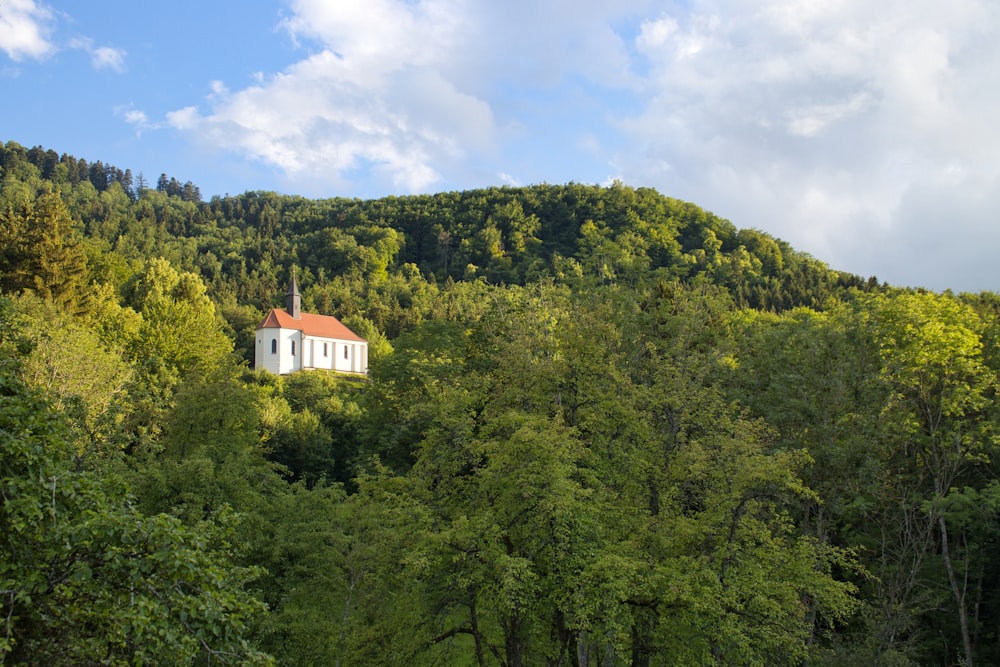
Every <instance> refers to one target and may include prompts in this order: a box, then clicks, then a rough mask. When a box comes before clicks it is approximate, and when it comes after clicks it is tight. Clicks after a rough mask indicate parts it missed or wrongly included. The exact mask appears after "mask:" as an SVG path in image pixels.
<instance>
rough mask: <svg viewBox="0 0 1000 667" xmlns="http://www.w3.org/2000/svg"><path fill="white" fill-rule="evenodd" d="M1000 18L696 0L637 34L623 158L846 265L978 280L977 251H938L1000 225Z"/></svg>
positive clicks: (632, 178) (982, 242)
mask: <svg viewBox="0 0 1000 667" xmlns="http://www.w3.org/2000/svg"><path fill="white" fill-rule="evenodd" d="M998 31H1000V20H998V8H997V7H996V5H995V3H992V2H990V1H989V0H981V1H980V0H959V1H958V2H954V3H946V4H941V3H938V2H929V1H926V0H895V1H893V0H890V1H887V2H883V3H874V4H873V3H870V2H866V1H864V0H842V1H840V2H825V3H821V2H811V1H808V0H772V1H771V2H765V3H756V4H753V5H752V6H751V5H747V4H746V3H742V2H737V1H735V0H733V1H729V0H718V1H715V2H711V3H709V2H699V1H695V2H693V3H692V4H691V9H690V11H689V12H677V13H664V14H661V15H660V16H657V17H654V18H652V19H649V20H647V21H646V22H645V23H644V24H643V25H642V28H641V30H640V31H639V33H638V35H637V37H636V40H635V46H636V50H637V52H638V53H639V54H641V64H642V65H643V66H645V67H646V68H648V71H649V78H648V90H649V96H648V103H647V105H646V108H645V111H644V112H643V113H641V114H637V115H634V116H632V117H630V118H628V119H626V120H625V121H624V122H623V123H622V127H623V129H624V130H625V131H626V132H627V133H628V134H629V136H630V137H631V144H630V146H629V147H628V149H627V150H623V151H622V153H621V155H620V156H619V157H618V158H617V159H616V162H615V163H616V165H617V166H618V167H619V168H621V169H622V170H623V172H624V177H625V178H626V180H627V181H629V182H636V181H640V182H641V181H648V180H649V178H648V176H649V175H650V174H653V178H654V180H655V181H656V183H655V184H656V185H657V187H659V188H660V189H661V190H663V191H665V192H667V193H669V194H673V195H675V196H681V197H684V198H688V199H691V200H692V201H695V202H696V203H698V204H700V205H702V206H705V207H707V208H710V209H714V210H715V211H716V212H718V213H720V214H722V215H725V216H727V217H729V218H730V219H732V220H733V222H734V223H735V224H737V225H738V226H741V227H750V226H752V227H757V228H761V229H765V230H767V231H770V232H771V233H774V234H776V235H778V236H780V237H782V238H784V239H786V240H788V241H790V242H791V243H792V244H793V246H795V247H797V248H798V249H800V250H805V251H808V252H810V253H812V254H813V255H815V256H817V257H819V258H821V259H824V260H826V261H828V262H829V263H831V264H832V265H833V266H835V267H837V268H844V269H847V270H852V271H855V272H858V273H862V274H867V273H875V272H878V271H879V270H880V269H879V267H889V269H888V271H889V272H890V273H891V275H880V276H879V277H880V278H883V279H889V280H891V281H893V282H899V283H914V284H927V285H928V286H931V287H934V288H943V287H945V286H948V285H952V286H960V284H962V285H972V284H979V285H982V284H983V283H982V281H983V276H982V273H980V274H979V275H978V276H975V275H974V273H973V270H972V268H971V263H970V264H969V265H968V266H966V265H963V264H962V263H959V264H957V265H949V267H950V269H949V270H947V271H946V270H944V269H941V270H936V269H929V268H928V265H929V257H930V256H931V255H932V254H933V253H935V252H936V253H938V255H939V256H941V257H947V256H954V257H959V256H960V255H961V254H962V252H963V248H966V249H967V248H968V247H969V244H970V242H971V243H973V244H975V245H976V246H977V247H990V246H995V245H996V244H997V242H998V241H1000V229H998V228H996V227H995V226H993V225H987V224H984V223H985V221H987V220H991V219H992V220H995V219H996V217H997V214H998V213H1000V209H998V208H995V207H994V206H995V204H996V203H997V198H996V197H994V196H992V193H993V192H996V191H997V188H996V186H997V185H998V182H997V180H998V179H997V178H996V175H997V172H998V170H1000V155H998V154H996V152H995V150H994V148H995V146H997V145H998V144H1000V130H998V128H997V127H996V123H995V118H996V112H997V111H998V108H1000V87H998V86H997V83H998V81H997V78H998V75H997V73H996V72H995V68H994V67H992V66H987V65H986V63H996V62H998V60H1000V46H998V43H997V41H996V39H995V35H996V34H998ZM665 163H667V164H669V166H670V170H669V171H667V170H664V169H663V165H664V164H665ZM931 193H933V194H931ZM929 199H933V201H936V202H938V205H937V206H931V205H929V201H928V200H929ZM916 201H920V202H922V203H921V204H920V205H915V204H914V202H916ZM945 202H947V204H945ZM947 210H952V211H955V212H956V213H957V212H958V211H961V215H948V214H946V213H944V211H947ZM995 229H996V231H995ZM923 238H927V239H930V238H933V239H934V241H933V242H927V243H924V244H923V247H921V245H920V244H919V243H915V239H923ZM984 268H985V267H984V265H980V266H977V267H976V269H975V270H977V271H980V272H981V271H982V270H983V269H984ZM992 271H993V276H994V279H993V281H994V284H995V287H994V288H997V289H1000V271H998V270H997V269H992ZM883 272H884V270H883Z"/></svg>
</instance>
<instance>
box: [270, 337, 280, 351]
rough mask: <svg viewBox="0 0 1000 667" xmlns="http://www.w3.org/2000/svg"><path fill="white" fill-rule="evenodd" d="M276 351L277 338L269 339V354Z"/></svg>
mask: <svg viewBox="0 0 1000 667" xmlns="http://www.w3.org/2000/svg"><path fill="white" fill-rule="evenodd" d="M277 353H278V339H277V338H272V339H271V354H277Z"/></svg>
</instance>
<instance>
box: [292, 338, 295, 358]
mask: <svg viewBox="0 0 1000 667" xmlns="http://www.w3.org/2000/svg"><path fill="white" fill-rule="evenodd" d="M292 356H293V357H294V356H295V341H294V340H293V341H292Z"/></svg>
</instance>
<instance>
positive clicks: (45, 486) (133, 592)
mask: <svg viewBox="0 0 1000 667" xmlns="http://www.w3.org/2000/svg"><path fill="white" fill-rule="evenodd" d="M13 362H14V360H13V359H12V358H11V357H7V356H5V357H4V363H3V365H2V366H0V450H2V451H0V454H2V456H0V461H2V464H0V489H2V498H3V503H2V506H0V527H2V530H0V611H2V618H3V633H2V638H0V657H2V658H3V661H4V662H5V663H6V664H16V665H20V664H46V665H81V664H112V665H130V664H154V663H159V664H163V663H168V662H169V663H170V664H192V663H194V662H195V661H205V660H216V661H218V662H219V663H221V664H268V662H269V659H268V657H267V656H266V655H264V654H263V653H260V652H258V651H256V650H255V649H254V648H253V647H252V645H251V644H250V642H249V641H248V630H249V624H250V622H251V621H252V619H253V617H254V616H255V615H257V614H259V613H260V612H261V611H262V608H261V606H260V604H259V603H257V602H256V601H255V600H253V599H252V598H250V597H249V596H247V595H246V594H245V593H243V592H242V586H243V584H244V583H245V580H246V579H247V577H248V575H250V574H251V572H249V571H241V570H239V569H237V568H232V567H231V566H230V565H229V564H228V563H227V559H228V556H229V548H228V546H227V543H226V535H225V533H224V532H222V531H221V530H220V529H216V528H213V527H211V526H207V525H203V526H200V527H199V530H197V531H195V530H192V529H190V528H187V527H185V526H183V525H182V524H181V523H180V522H179V521H178V520H176V519H173V518H171V517H167V516H164V515H158V516H143V515H142V514H140V513H139V512H137V511H136V510H135V509H134V508H133V507H132V505H131V504H130V502H129V499H128V497H127V496H126V495H125V494H124V493H123V491H122V489H121V487H120V486H119V485H118V484H116V482H115V480H114V479H104V480H101V479H98V478H97V477H95V476H94V475H92V474H90V473H86V472H78V471H77V470H75V468H74V465H73V454H74V452H73V446H72V444H71V442H70V440H69V438H68V437H67V431H66V428H65V425H64V423H63V422H62V420H61V419H59V418H58V416H57V415H56V414H55V413H54V412H53V411H52V408H51V407H50V406H49V405H48V404H47V403H46V402H45V401H44V400H42V399H41V398H40V397H39V396H38V395H37V394H36V393H34V392H33V391H31V390H30V389H28V388H27V387H26V386H25V385H24V384H23V383H22V382H21V380H20V379H19V378H17V377H16V376H15V375H14V373H13V372H12V370H13V369H15V368H16V365H15V364H14V363H13Z"/></svg>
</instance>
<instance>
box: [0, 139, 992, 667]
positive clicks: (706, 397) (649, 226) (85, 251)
mask: <svg viewBox="0 0 1000 667" xmlns="http://www.w3.org/2000/svg"><path fill="white" fill-rule="evenodd" d="M293 275H294V276H296V279H297V281H298V284H299V285H300V287H301V289H302V308H303V310H304V311H309V312H317V313H323V314H329V315H335V316H337V317H338V318H340V319H341V320H342V321H343V322H344V323H345V324H346V325H347V326H349V327H350V328H351V329H352V330H353V331H355V332H357V333H358V334H359V335H360V336H362V337H364V338H365V339H367V340H368V342H369V360H370V366H369V373H368V376H367V377H366V378H357V377H350V376H342V375H336V374H332V373H326V372H321V371H314V372H304V373H296V374H292V375H287V376H274V375H270V374H268V373H267V372H264V371H256V370H254V369H253V368H252V362H253V346H254V340H255V338H254V336H255V329H256V326H257V324H258V323H260V321H261V320H262V319H263V317H264V315H265V314H266V312H267V310H268V309H269V308H271V307H277V306H280V305H281V304H282V303H283V299H284V294H285V291H286V289H287V286H288V284H289V280H290V279H291V277H292V276H293ZM998 373H1000V297H998V296H997V295H996V294H993V293H990V292H983V293H980V294H954V293H951V292H943V293H934V292H929V291H925V290H919V289H909V288H904V287H898V286H891V285H888V284H885V283H880V282H879V281H878V279H877V278H875V277H861V276H856V275H851V274H848V273H845V272H842V271H838V270H836V269H834V268H831V267H829V266H827V265H826V264H825V263H824V262H822V261H820V260H819V259H817V258H814V257H811V256H809V255H807V254H804V253H801V252H797V251H796V250H794V249H793V248H791V247H790V246H789V245H788V244H787V243H785V242H783V241H781V240H779V239H776V238H773V237H771V236H769V235H768V234H766V233H763V232H761V231H757V230H753V229H739V228H737V227H736V226H735V225H734V224H733V223H731V222H729V221H728V220H725V219H722V218H720V217H718V216H715V215H713V214H712V213H710V212H708V211H705V210H703V209H701V208H699V207H698V206H697V205H695V204H692V203H688V202H683V201H679V200H676V199H672V198H670V197H668V196H664V195H662V194H660V193H658V192H656V191H654V190H651V189H647V188H632V187H629V186H627V185H624V184H621V183H614V184H612V185H610V186H595V185H584V184H577V183H569V184H565V185H549V184H539V185H534V186H528V187H517V188H514V187H500V188H488V189H481V190H472V191H465V192H446V193H440V194H436V195H419V196H404V197H385V198H382V199H377V200H360V199H350V198H330V199H319V200H312V199H306V198H302V197H297V196H290V195H283V194H277V193H273V192H246V193H243V194H241V195H235V196H230V195H227V196H225V197H213V198H212V199H211V200H210V201H204V200H203V199H202V197H201V194H200V192H199V190H198V187H197V186H196V185H194V184H192V183H191V182H190V181H188V182H185V183H181V182H180V181H179V180H178V179H176V178H173V177H168V176H167V175H166V174H163V175H161V176H160V177H159V178H158V179H157V180H156V182H155V184H150V183H149V182H148V181H147V180H146V178H145V177H144V176H143V175H141V174H139V175H138V176H133V174H132V173H131V171H130V170H121V169H119V168H117V167H115V166H113V165H110V164H106V163H102V162H100V161H94V162H87V161H86V160H84V159H82V158H76V157H74V156H70V155H66V154H61V155H60V154H58V153H57V152H56V151H54V150H51V149H46V148H43V147H40V146H38V147H33V148H26V147H24V146H21V145H19V144H17V143H15V142H13V141H8V142H7V143H6V144H2V145H0V452H2V456H0V495H2V504H0V527H2V530H0V662H2V663H3V664H9V665H39V664H44V665H51V666H54V667H58V666H61V665H65V666H70V665H73V666H77V665H157V664H170V665H184V664H200V665H206V664H207V665H337V666H339V665H344V666H347V665H469V666H482V665H500V666H502V667H523V666H534V665H549V666H553V667H554V666H557V665H558V666H572V667H585V666H595V667H596V666H598V665H600V666H602V667H603V666H609V667H610V666H614V665H634V666H637V667H645V666H654V665H662V666H668V665H669V666H674V665H761V666H765V665H766V666H774V665H790V666H791V665H794V666H803V667H804V666H807V665H808V666H810V667H815V666H832V665H875V666H887V667H897V666H899V667H901V666H905V665H941V666H951V665H964V666H966V667H972V666H973V665H975V664H980V665H989V664H998V663H1000V555H998V554H1000V521H998V519H1000V483H998V473H1000V457H998V456H997V450H996V449H995V447H997V446H998V444H1000V440H998V437H1000V411H998V406H997V400H996V397H997V390H998V386H1000V383H998V377H1000V376H998ZM995 459H996V460H997V465H994V460H995Z"/></svg>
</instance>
